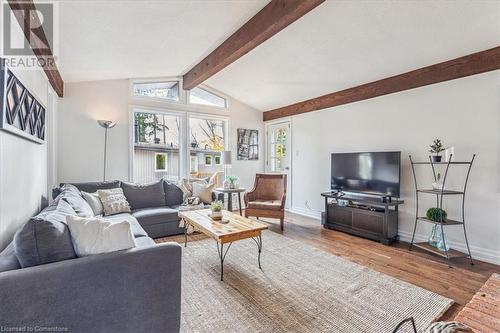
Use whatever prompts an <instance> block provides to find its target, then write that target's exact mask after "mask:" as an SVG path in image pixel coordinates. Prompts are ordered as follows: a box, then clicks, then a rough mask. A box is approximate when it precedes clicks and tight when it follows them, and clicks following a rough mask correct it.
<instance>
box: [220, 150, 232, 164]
mask: <svg viewBox="0 0 500 333" xmlns="http://www.w3.org/2000/svg"><path fill="white" fill-rule="evenodd" d="M222 164H224V165H231V151H230V150H225V151H223V152H222Z"/></svg>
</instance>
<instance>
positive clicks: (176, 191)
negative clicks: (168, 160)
mask: <svg viewBox="0 0 500 333" xmlns="http://www.w3.org/2000/svg"><path fill="white" fill-rule="evenodd" d="M163 190H164V191H165V204H166V205H167V206H170V207H171V206H178V205H181V204H182V202H183V201H184V197H183V196H184V194H183V192H182V190H181V189H180V188H179V186H177V185H176V184H174V183H170V182H168V181H164V182H163Z"/></svg>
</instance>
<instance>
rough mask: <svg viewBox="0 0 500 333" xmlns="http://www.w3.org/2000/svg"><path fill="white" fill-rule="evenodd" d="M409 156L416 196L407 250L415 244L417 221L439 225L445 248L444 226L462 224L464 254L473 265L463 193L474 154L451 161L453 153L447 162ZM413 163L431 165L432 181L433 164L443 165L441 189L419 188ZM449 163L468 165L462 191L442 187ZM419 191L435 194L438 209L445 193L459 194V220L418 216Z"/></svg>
mask: <svg viewBox="0 0 500 333" xmlns="http://www.w3.org/2000/svg"><path fill="white" fill-rule="evenodd" d="M409 157H410V163H411V169H412V172H413V180H414V181H415V197H416V212H415V225H414V227H413V235H412V237H411V242H410V248H409V250H410V251H411V250H412V247H413V245H414V244H415V243H414V240H415V233H416V231H417V223H418V221H422V222H429V223H434V224H436V225H439V226H440V227H441V228H440V229H441V238H442V239H443V243H444V246H445V248H446V240H445V234H444V226H447V225H462V226H463V230H464V238H465V245H466V246H467V253H468V254H465V255H464V256H465V257H467V258H469V260H470V264H471V265H474V261H473V260H472V255H471V253H470V248H469V241H468V239H467V230H466V228H465V193H466V190H467V183H468V181H469V175H470V170H471V168H472V164H473V162H474V159H475V158H476V154H473V155H472V159H471V160H470V162H451V159H452V158H453V155H450V158H449V161H448V162H433V161H432V157H431V156H429V162H414V161H413V159H412V157H411V155H410V156H409ZM415 165H431V167H432V174H433V176H434V181H435V182H436V181H437V177H436V169H435V165H445V166H446V169H445V173H444V177H443V185H442V186H443V187H442V188H441V190H429V189H419V188H418V185H417V175H416V172H415ZM450 165H468V168H467V176H466V177H465V184H464V188H463V191H450V190H445V189H444V188H445V185H446V179H447V177H448V171H449V168H450ZM420 193H424V194H431V195H435V196H436V206H437V207H438V208H440V209H442V208H443V197H444V196H445V195H461V196H462V220H461V221H454V220H443V217H442V216H441V219H440V221H431V220H429V219H427V218H425V217H421V216H419V213H418V212H419V206H418V198H419V194H420ZM447 222H448V223H447ZM419 248H423V247H420V246H419ZM423 249H424V250H427V249H425V248H423ZM429 252H433V251H429ZM448 252H449V250H447V251H445V255H446V259H447V261H448V265H451V263H450V255H449V253H448ZM433 253H434V252H433ZM450 267H451V266H450Z"/></svg>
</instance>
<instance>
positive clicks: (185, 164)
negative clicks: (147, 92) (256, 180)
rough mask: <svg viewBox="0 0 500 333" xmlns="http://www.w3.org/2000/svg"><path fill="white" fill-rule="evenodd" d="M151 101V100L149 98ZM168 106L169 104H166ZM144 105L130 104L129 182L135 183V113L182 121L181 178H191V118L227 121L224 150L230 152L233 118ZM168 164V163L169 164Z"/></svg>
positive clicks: (180, 139)
mask: <svg viewBox="0 0 500 333" xmlns="http://www.w3.org/2000/svg"><path fill="white" fill-rule="evenodd" d="M148 99H149V98H148ZM165 104H168V103H165ZM153 105H155V106H149V105H143V104H136V103H134V104H132V103H131V104H129V181H134V135H135V133H134V120H135V119H134V113H135V112H141V111H143V112H149V113H158V114H165V115H171V116H177V117H180V119H181V132H180V138H179V159H180V162H179V178H189V175H190V173H191V170H190V169H191V166H190V165H191V164H190V163H191V160H190V150H191V148H190V145H189V142H190V141H189V139H190V131H189V120H190V119H191V118H198V119H199V118H206V119H213V120H223V121H225V124H226V126H225V137H224V149H226V150H230V148H229V147H230V144H231V135H230V133H231V118H230V117H228V116H223V115H220V114H214V113H202V112H198V111H197V110H196V111H195V112H189V111H185V110H181V109H180V108H177V109H176V108H172V107H166V106H165V107H158V106H156V104H153ZM167 163H168V162H167Z"/></svg>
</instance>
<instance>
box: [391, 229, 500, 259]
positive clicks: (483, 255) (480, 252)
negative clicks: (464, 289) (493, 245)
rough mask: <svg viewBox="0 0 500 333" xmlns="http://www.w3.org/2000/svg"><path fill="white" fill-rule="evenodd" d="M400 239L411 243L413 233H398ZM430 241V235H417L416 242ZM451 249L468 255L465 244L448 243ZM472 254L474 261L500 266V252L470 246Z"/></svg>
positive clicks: (400, 231)
mask: <svg viewBox="0 0 500 333" xmlns="http://www.w3.org/2000/svg"><path fill="white" fill-rule="evenodd" d="M398 234H399V239H400V240H402V241H405V242H408V243H409V242H411V236H412V233H410V232H407V231H402V230H399V231H398ZM428 239H429V235H422V234H415V240H414V241H415V242H426V241H427V240H428ZM446 243H447V244H448V245H449V246H450V247H451V248H453V249H456V250H458V251H461V252H464V253H467V247H466V245H465V244H464V243H459V242H453V241H447V242H446ZM470 252H471V254H472V259H478V260H481V261H485V262H489V263H491V264H495V265H500V252H497V251H494V250H490V249H485V248H482V247H478V246H473V245H471V246H470Z"/></svg>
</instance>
